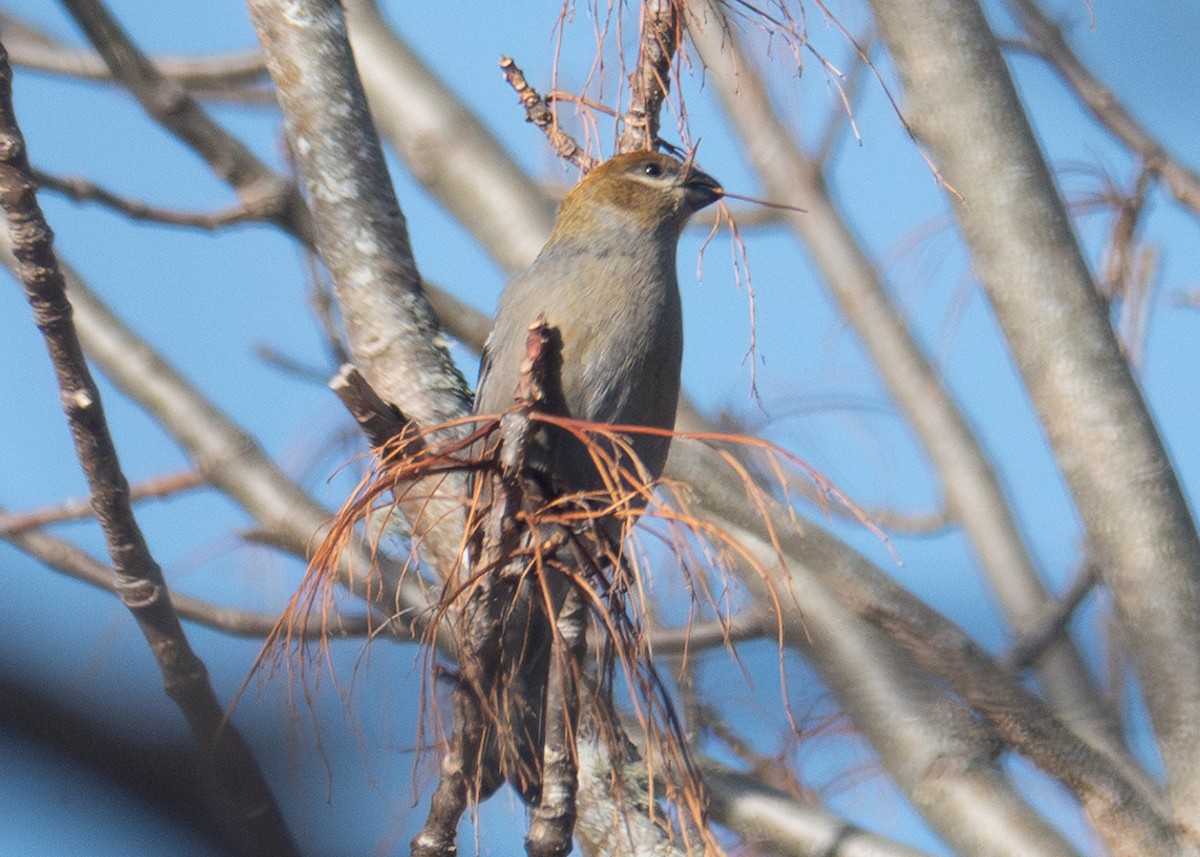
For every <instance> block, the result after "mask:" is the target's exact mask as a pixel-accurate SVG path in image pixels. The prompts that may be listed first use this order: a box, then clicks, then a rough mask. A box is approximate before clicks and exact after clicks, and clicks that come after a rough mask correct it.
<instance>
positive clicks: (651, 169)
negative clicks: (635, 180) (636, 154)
mask: <svg viewBox="0 0 1200 857" xmlns="http://www.w3.org/2000/svg"><path fill="white" fill-rule="evenodd" d="M642 175H644V176H649V177H650V178H652V179H656V178H658V177H659V176H661V175H662V167H660V166H659V165H658V164H654V163H650V164H642Z"/></svg>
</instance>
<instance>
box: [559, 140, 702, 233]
mask: <svg viewBox="0 0 1200 857" xmlns="http://www.w3.org/2000/svg"><path fill="white" fill-rule="evenodd" d="M723 195H724V191H723V190H722V188H721V185H720V184H719V183H718V182H717V181H716V180H715V179H714V178H712V176H709V175H707V174H706V173H703V172H701V171H700V170H698V169H696V168H695V167H692V166H690V165H689V164H684V163H682V162H680V161H677V160H676V159H675V158H672V157H670V156H669V155H664V154H662V153H660V152H630V153H627V154H623V155H616V156H615V157H612V158H610V159H609V160H607V161H605V162H604V163H602V164H601V165H600V166H598V167H596V168H595V169H594V170H592V171H591V172H590V173H588V174H587V175H586V176H585V177H584V179H583V181H581V182H580V183H579V184H578V185H576V186H575V188H574V189H573V190H572V191H571V192H570V193H569V194H567V197H566V199H564V200H563V203H562V207H561V208H560V209H559V213H558V220H557V222H556V223H555V226H554V234H555V236H556V237H558V238H566V239H570V238H582V237H587V236H591V235H594V234H595V233H596V232H597V231H599V230H617V231H621V230H624V229H632V230H634V231H640V232H643V233H645V234H650V233H657V232H659V231H660V230H664V229H665V230H668V231H669V232H670V233H673V234H674V236H675V237H678V235H679V231H680V230H681V229H682V228H683V225H684V224H685V223H686V222H687V219H688V218H689V217H691V216H692V215H693V214H695V213H696V212H697V211H699V210H700V209H702V208H704V207H705V206H707V205H711V204H712V203H714V202H716V201H717V200H718V199H720V198H721V197H722V196H723ZM552 240H553V239H552Z"/></svg>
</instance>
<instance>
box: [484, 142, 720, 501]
mask: <svg viewBox="0 0 1200 857" xmlns="http://www.w3.org/2000/svg"><path fill="white" fill-rule="evenodd" d="M722 193H723V191H722V189H721V186H720V185H719V184H718V183H717V182H716V181H715V180H714V179H712V178H711V177H710V176H708V175H706V174H705V173H702V172H700V171H699V170H697V169H694V168H692V167H690V166H687V165H685V164H682V163H680V162H679V161H677V160H675V159H674V158H671V157H668V156H667V155H663V154H660V153H657V152H635V153H630V154H624V155H617V156H616V157H614V158H611V159H610V160H608V161H605V162H604V163H603V164H601V165H600V166H599V167H597V168H595V169H594V170H592V171H591V172H590V173H588V175H587V176H586V177H585V178H584V179H583V181H581V182H580V183H579V184H578V185H577V186H576V187H575V188H574V189H573V190H572V191H571V192H570V193H569V194H568V195H567V197H566V199H564V200H563V203H562V207H561V208H560V210H559V213H558V219H557V220H556V222H555V224H554V230H553V232H551V234H550V239H549V240H548V241H547V242H546V246H545V247H544V248H542V252H541V253H539V254H538V257H537V259H535V260H534V262H533V264H532V265H530V266H529V268H528V269H527V270H526V271H524V272H523V273H521V274H518V275H517V276H516V277H514V278H513V279H512V281H510V282H509V284H508V285H507V286H506V287H505V289H504V293H503V294H502V295H501V296H500V307H499V310H498V311H497V314H496V324H495V327H494V328H493V330H492V333H491V335H490V336H489V337H488V341H487V344H486V345H485V346H484V349H483V361H482V364H481V367H480V374H479V384H478V388H477V392H476V394H475V412H476V413H478V414H488V413H493V414H494V413H500V412H503V411H506V410H508V409H509V408H511V407H512V405H513V396H514V393H515V391H516V387H517V381H518V378H519V373H520V369H521V363H522V360H523V359H524V356H525V340H526V336H527V333H528V330H529V326H530V325H531V324H533V323H534V321H535V320H536V319H537V318H538V316H539V315H542V316H544V317H545V319H546V321H547V323H548V324H549V326H550V328H551V329H552V330H555V331H557V335H558V338H559V342H560V343H561V353H560V357H561V365H560V366H559V367H558V368H559V372H558V373H557V374H558V379H559V380H560V381H561V389H560V390H550V391H548V393H549V401H548V402H547V407H546V409H547V410H551V411H557V412H558V413H560V414H561V415H564V416H570V417H575V418H577V419H581V420H588V421H591V422H598V423H614V424H626V425H640V426H650V427H652V428H660V429H671V428H673V427H674V425H675V406H676V402H677V399H678V396H679V368H680V361H681V360H682V357H683V318H682V313H681V309H680V301H679V286H678V283H677V280H676V276H675V255H676V248H677V245H678V242H679V234H680V232H681V230H682V229H683V226H684V224H685V223H686V222H687V220H688V218H689V217H690V216H691V215H692V214H694V213H695V212H697V211H699V210H700V209H702V208H704V207H705V206H707V205H710V204H711V203H713V202H715V201H716V200H717V199H719V198H720V197H721V196H722ZM631 440H632V445H633V448H634V451H635V452H636V453H637V455H638V457H639V458H640V459H641V462H642V464H643V465H644V466H645V468H646V470H647V471H648V472H649V474H650V475H651V476H652V477H657V476H658V475H659V474H661V473H662V469H663V466H664V464H665V463H666V460H667V450H668V447H669V445H670V438H667V437H660V436H654V435H645V434H638V435H635V436H634V437H632V438H631ZM528 461H529V465H530V467H531V468H532V469H534V470H536V471H538V472H540V473H541V474H542V475H543V476H545V477H547V478H548V479H549V480H550V481H551V482H552V483H553V485H554V487H555V488H556V489H557V490H559V491H560V492H573V491H586V490H592V489H596V488H598V487H600V485H601V483H600V481H599V474H598V473H597V472H596V468H595V464H594V463H593V461H592V458H591V456H590V455H589V454H588V452H587V450H586V449H585V448H584V446H583V445H582V444H580V443H579V442H578V441H577V440H575V439H574V438H572V437H571V436H570V435H568V434H566V433H565V432H561V431H552V430H551V431H546V432H544V433H543V436H542V437H540V438H539V439H538V441H537V442H536V444H535V449H534V451H533V453H532V454H531V456H530V457H529V459H528Z"/></svg>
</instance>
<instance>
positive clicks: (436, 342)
mask: <svg viewBox="0 0 1200 857" xmlns="http://www.w3.org/2000/svg"><path fill="white" fill-rule="evenodd" d="M250 13H251V17H252V18H253V20H254V25H255V27H256V29H257V30H258V33H259V38H260V39H261V40H262V43H263V48H264V51H265V53H266V55H267V67H268V69H269V71H270V72H271V76H272V79H273V80H274V81H275V85H276V88H277V89H278V91H279V98H280V104H281V106H282V107H283V113H284V119H285V122H286V127H287V132H288V137H289V139H290V140H291V146H292V151H293V152H294V153H295V156H296V159H297V162H298V164H299V167H300V172H301V175H302V176H303V183H304V186H305V189H306V192H307V195H308V198H309V200H310V201H311V204H312V211H313V217H314V220H315V221H316V222H318V223H319V224H320V228H319V229H318V230H317V232H316V235H317V249H318V252H319V253H320V254H321V259H322V261H324V263H325V266H326V268H327V269H328V271H329V274H330V277H331V279H332V280H333V286H334V293H335V295H336V296H337V299H338V304H339V307H340V309H341V314H342V319H343V321H344V323H345V326H346V334H347V337H348V339H349V344H350V353H351V355H352V356H353V358H354V361H355V363H356V364H357V366H358V368H359V369H360V371H362V372H363V375H364V376H365V377H366V378H367V380H368V381H369V382H370V384H371V386H372V387H373V388H374V389H375V390H376V391H377V392H378V393H379V394H380V396H382V397H383V399H384V400H385V401H388V402H391V403H393V404H395V405H397V406H398V407H399V408H400V409H401V410H402V411H403V412H404V413H405V414H407V415H408V416H409V417H411V418H412V419H413V420H415V421H416V422H417V424H418V425H419V426H422V427H423V428H425V429H436V428H437V427H439V426H441V425H443V424H445V423H447V422H449V421H451V420H454V419H459V418H462V417H465V416H467V415H468V414H469V412H470V394H469V392H468V390H467V386H466V383H465V382H464V381H463V379H462V376H461V375H460V374H459V372H458V369H457V368H456V367H455V365H454V362H453V360H451V358H450V355H449V354H448V353H447V351H446V349H445V347H444V345H442V343H441V337H440V331H439V330H438V327H437V323H436V321H435V320H434V316H433V312H432V310H431V309H430V307H429V304H428V302H427V301H426V300H425V296H424V292H423V290H422V284H421V279H420V275H419V274H418V273H417V268H416V264H415V262H414V261H413V258H412V249H411V247H410V246H409V242H408V231H407V226H406V224H405V221H404V215H403V214H402V213H401V211H400V206H399V204H398V203H397V201H396V197H395V194H394V192H393V191H392V185H391V181H390V179H389V177H388V173H387V167H386V164H385V163H384V160H383V153H382V151H381V150H380V147H379V139H378V137H377V136H376V133H375V129H374V127H373V126H372V124H371V119H370V113H369V111H368V109H367V103H366V96H365V95H364V93H363V89H362V84H361V83H360V81H359V78H358V74H357V72H356V70H355V66H354V58H353V55H352V53H351V50H350V44H349V42H348V40H347V33H346V22H345V19H344V18H343V16H342V10H341V7H340V5H339V4H337V3H335V2H330V0H312V2H299V3H296V4H293V5H292V6H291V7H290V8H289V10H288V14H284V12H283V10H282V9H280V8H279V7H278V6H277V5H276V4H274V3H269V2H260V0H252V2H251V3H250ZM454 431H456V432H459V433H461V431H462V429H461V428H459V429H457V430H454ZM463 487H464V486H463V481H462V479H461V477H459V476H458V475H457V474H450V475H448V476H446V477H445V478H444V480H442V481H441V482H440V484H437V485H430V486H428V487H427V490H422V491H420V492H419V493H420V494H421V495H422V498H423V499H422V501H421V508H420V509H419V510H417V511H416V512H411V513H410V515H409V518H410V520H411V521H413V522H417V521H423V522H425V524H424V526H423V528H422V529H421V531H420V532H417V533H415V534H414V541H415V542H416V543H417V544H419V545H420V547H421V549H422V550H423V551H424V552H425V553H426V554H427V556H428V557H429V558H430V559H431V561H432V563H433V565H434V567H435V568H436V569H437V570H438V573H439V574H440V575H441V576H442V577H443V578H449V577H450V576H452V575H453V574H455V573H456V572H457V570H458V567H459V563H460V561H461V554H462V548H463V526H464V516H463V512H462V503H461V498H462V497H463V496H464V491H463Z"/></svg>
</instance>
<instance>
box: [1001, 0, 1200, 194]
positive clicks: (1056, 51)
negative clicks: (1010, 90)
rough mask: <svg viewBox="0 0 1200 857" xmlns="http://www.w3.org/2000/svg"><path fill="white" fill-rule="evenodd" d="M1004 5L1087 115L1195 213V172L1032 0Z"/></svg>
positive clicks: (1198, 181) (1198, 178)
mask: <svg viewBox="0 0 1200 857" xmlns="http://www.w3.org/2000/svg"><path fill="white" fill-rule="evenodd" d="M1008 7H1009V8H1010V9H1011V10H1012V12H1013V14H1014V15H1015V16H1016V18H1017V20H1018V21H1020V22H1021V26H1022V27H1023V28H1024V29H1025V32H1026V33H1028V34H1029V37H1030V38H1031V39H1032V40H1033V44H1034V48H1035V50H1036V51H1037V52H1038V54H1040V55H1041V56H1042V58H1043V59H1045V60H1046V61H1047V62H1049V63H1050V64H1051V65H1052V66H1053V67H1054V69H1055V70H1056V71H1057V72H1058V73H1059V74H1060V75H1061V76H1062V78H1063V80H1065V81H1066V83H1067V85H1068V86H1069V87H1070V88H1071V90H1072V91H1073V92H1074V93H1075V95H1076V96H1078V98H1079V99H1080V100H1081V101H1082V102H1083V103H1084V104H1085V105H1086V106H1087V108H1088V109H1089V110H1091V112H1092V115H1093V116H1095V117H1096V119H1097V120H1099V121H1100V122H1101V123H1102V124H1103V125H1104V126H1105V127H1106V128H1108V130H1109V131H1111V132H1112V133H1113V134H1114V135H1115V136H1116V137H1117V138H1118V139H1119V140H1120V141H1121V142H1122V143H1124V144H1125V145H1126V146H1128V147H1129V148H1130V149H1132V150H1133V151H1134V153H1136V154H1137V156H1138V157H1139V158H1141V159H1142V162H1143V163H1144V164H1145V165H1146V167H1147V169H1149V170H1152V171H1153V172H1155V173H1157V174H1158V175H1160V176H1162V180H1163V181H1164V182H1165V183H1166V185H1167V187H1168V188H1170V189H1171V193H1173V194H1174V195H1175V198H1176V199H1177V200H1179V201H1180V202H1181V203H1182V204H1184V205H1186V206H1187V207H1188V208H1190V209H1191V210H1192V213H1193V214H1195V215H1196V216H1198V217H1200V175H1197V174H1196V172H1195V171H1194V170H1192V169H1189V168H1188V167H1187V166H1186V165H1185V164H1184V163H1183V162H1182V161H1181V160H1179V159H1178V158H1177V157H1175V156H1173V155H1172V154H1171V153H1170V152H1169V151H1167V149H1166V147H1165V146H1163V145H1162V144H1161V143H1160V142H1159V141H1158V140H1156V139H1154V137H1152V136H1151V135H1150V133H1149V132H1148V131H1146V129H1145V128H1144V127H1143V126H1142V125H1141V123H1139V122H1138V121H1137V120H1136V119H1135V118H1134V117H1133V114H1132V113H1130V112H1129V110H1128V108H1126V107H1125V105H1124V104H1122V103H1121V101H1120V99H1118V98H1117V96H1116V95H1115V94H1114V93H1113V91H1112V90H1111V89H1109V88H1108V87H1107V86H1105V85H1104V84H1103V83H1102V82H1101V81H1100V80H1099V79H1098V78H1097V77H1096V76H1095V75H1094V74H1092V72H1091V70H1090V69H1088V68H1087V66H1085V65H1084V64H1083V63H1082V62H1080V60H1079V57H1077V56H1076V55H1075V52H1074V51H1072V50H1071V47H1070V45H1068V44H1067V40H1066V39H1065V38H1064V37H1063V33H1062V30H1061V29H1059V28H1058V26H1056V25H1055V24H1054V22H1053V21H1051V20H1050V18H1049V17H1047V16H1046V13H1045V12H1043V11H1042V10H1041V8H1040V7H1039V6H1038V5H1037V3H1036V2H1034V0H1008Z"/></svg>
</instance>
